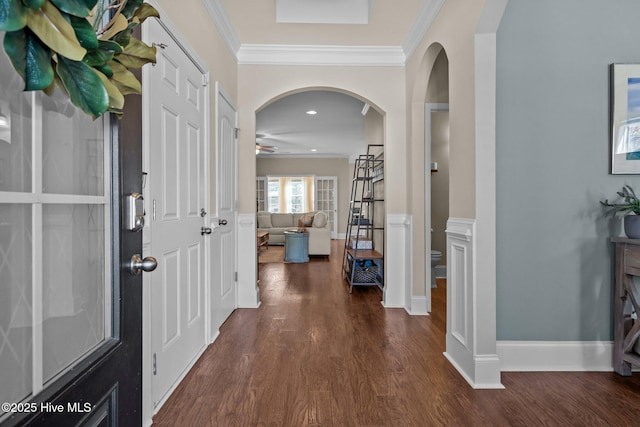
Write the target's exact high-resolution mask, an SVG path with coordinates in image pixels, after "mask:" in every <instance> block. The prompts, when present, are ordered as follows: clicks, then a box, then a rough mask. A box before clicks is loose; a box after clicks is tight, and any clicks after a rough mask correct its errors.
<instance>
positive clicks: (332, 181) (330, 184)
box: [315, 176, 338, 239]
mask: <svg viewBox="0 0 640 427" xmlns="http://www.w3.org/2000/svg"><path fill="white" fill-rule="evenodd" d="M315 187H316V200H315V205H316V207H315V209H316V210H317V211H323V212H326V214H327V216H328V217H329V221H328V222H329V227H330V228H331V238H332V239H337V238H338V177H337V176H317V177H316V183H315Z"/></svg>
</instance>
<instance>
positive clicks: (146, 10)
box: [134, 3, 160, 24]
mask: <svg viewBox="0 0 640 427" xmlns="http://www.w3.org/2000/svg"><path fill="white" fill-rule="evenodd" d="M134 16H135V17H136V18H138V19H139V20H140V23H141V24H142V23H143V22H144V21H145V19H147V18H150V17H152V16H153V17H155V18H160V13H158V11H157V10H156V8H155V7H153V6H151V5H150V4H149V3H142V5H140V7H139V8H138V9H137V10H136V12H135V14H134Z"/></svg>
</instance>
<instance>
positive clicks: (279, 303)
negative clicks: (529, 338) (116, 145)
mask: <svg viewBox="0 0 640 427" xmlns="http://www.w3.org/2000/svg"><path fill="white" fill-rule="evenodd" d="M341 248H342V247H341V241H334V242H333V246H332V256H331V257H330V260H329V259H327V258H312V259H311V262H309V263H304V264H275V263H273V264H261V265H260V268H259V276H260V287H261V300H262V304H261V306H260V307H259V308H258V309H239V310H236V311H235V312H234V313H233V314H232V315H231V316H230V318H229V319H228V320H227V321H226V322H225V324H224V325H223V326H222V328H221V330H220V336H219V337H218V339H217V340H216V341H215V342H214V343H213V344H212V345H211V346H210V347H209V348H208V349H207V350H206V352H205V353H204V354H203V356H202V358H201V359H200V360H199V361H198V362H197V363H196V365H195V366H194V367H193V369H192V370H191V372H190V373H189V374H188V375H187V376H186V378H185V379H184V380H183V381H182V383H181V384H180V385H179V386H178V388H177V390H176V392H175V393H174V394H173V395H172V396H171V397H170V398H169V400H168V401H167V402H166V403H165V405H164V406H163V408H162V409H161V410H160V411H159V413H158V414H157V415H156V416H155V417H154V426H158V427H164V426H225V427H226V426H394V427H396V426H420V427H421V426H543V425H544V426H638V425H640V373H634V375H633V376H632V377H630V378H629V377H627V378H625V377H621V376H618V375H617V374H615V373H580V372H575V373H574V372H571V373H557V372H545V373H504V374H503V375H502V382H503V384H504V385H505V387H506V389H505V390H473V389H471V387H469V385H468V384H467V383H466V382H465V380H464V379H463V378H462V377H461V376H460V375H459V374H458V372H457V371H456V370H455V369H454V368H453V367H452V366H451V364H450V363H449V362H448V361H447V360H446V359H445V357H444V356H443V354H442V353H443V352H444V350H445V330H446V327H445V321H446V315H445V308H446V304H445V297H446V291H445V287H446V284H445V282H444V281H443V280H440V281H439V286H438V288H437V290H435V291H434V296H433V306H434V312H433V313H432V315H431V316H409V315H408V314H407V313H406V312H405V311H404V310H402V309H385V308H383V307H382V305H381V303H380V301H381V297H382V294H381V292H380V290H379V289H377V288H375V287H365V288H357V287H356V288H354V290H353V293H352V294H349V292H348V286H347V285H346V283H345V282H343V281H342V277H341V270H340V263H341V259H342V251H341Z"/></svg>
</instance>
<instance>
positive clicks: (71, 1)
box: [50, 0, 91, 18]
mask: <svg viewBox="0 0 640 427" xmlns="http://www.w3.org/2000/svg"><path fill="white" fill-rule="evenodd" d="M50 1H51V3H53V4H55V5H56V6H57V7H58V9H60V10H61V11H63V12H65V13H67V14H69V15H73V16H79V17H81V18H85V17H87V16H89V14H90V13H91V10H90V9H89V8H88V7H87V2H86V1H85V0H50Z"/></svg>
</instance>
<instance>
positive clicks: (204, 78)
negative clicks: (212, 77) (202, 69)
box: [202, 74, 209, 87]
mask: <svg viewBox="0 0 640 427" xmlns="http://www.w3.org/2000/svg"><path fill="white" fill-rule="evenodd" d="M202 86H204V87H207V86H209V75H208V74H203V75H202Z"/></svg>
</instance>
